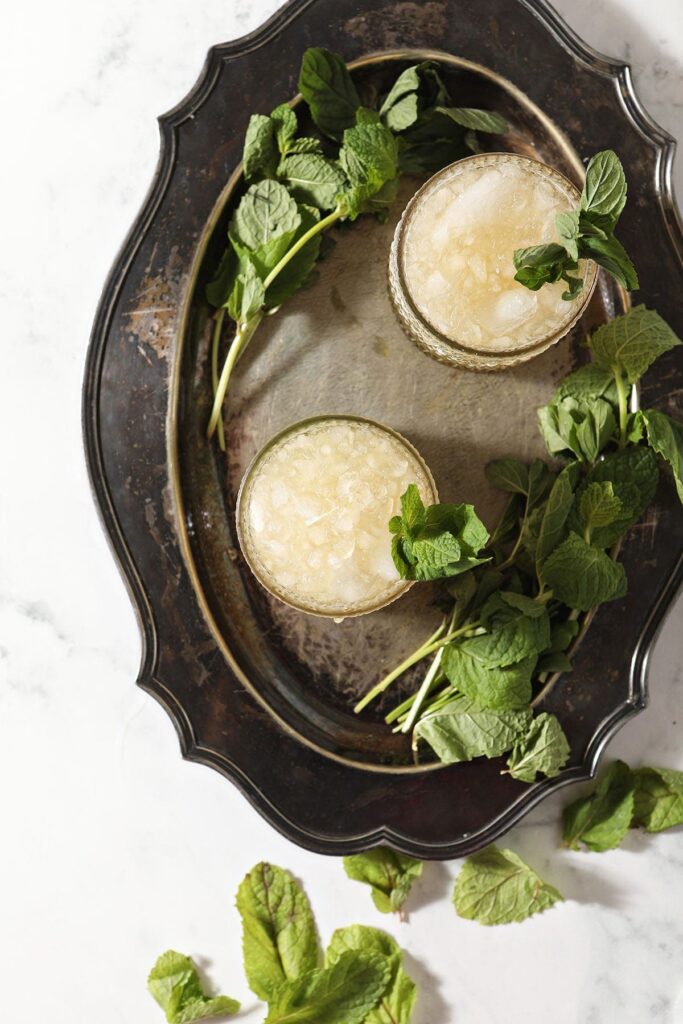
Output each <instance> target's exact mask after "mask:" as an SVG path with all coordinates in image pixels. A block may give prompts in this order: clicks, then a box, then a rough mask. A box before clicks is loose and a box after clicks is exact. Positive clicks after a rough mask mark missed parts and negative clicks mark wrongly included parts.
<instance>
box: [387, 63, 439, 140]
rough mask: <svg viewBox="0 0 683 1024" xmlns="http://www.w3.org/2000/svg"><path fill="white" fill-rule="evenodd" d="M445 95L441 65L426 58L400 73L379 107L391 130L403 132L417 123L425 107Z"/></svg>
mask: <svg viewBox="0 0 683 1024" xmlns="http://www.w3.org/2000/svg"><path fill="white" fill-rule="evenodd" d="M446 99H447V94H446V89H445V86H444V84H443V82H442V81H441V78H440V76H439V71H438V65H437V64H435V63H434V61H431V60H427V61H423V62H422V63H421V64H415V65H413V67H410V68H406V70H405V71H403V72H402V73H401V74H400V75H399V76H398V78H397V79H396V81H395V82H394V84H393V86H392V88H391V89H390V91H389V93H388V94H387V96H386V98H385V100H384V102H383V103H382V106H381V107H380V108H379V116H380V118H381V119H382V121H383V122H384V124H385V125H386V126H387V128H390V129H391V130H392V132H402V131H404V130H405V129H406V128H410V127H411V125H413V124H415V122H416V121H417V119H418V117H419V115H420V114H421V113H422V111H423V110H424V109H425V108H426V107H430V106H432V105H433V104H434V103H435V102H438V101H445V100H446Z"/></svg>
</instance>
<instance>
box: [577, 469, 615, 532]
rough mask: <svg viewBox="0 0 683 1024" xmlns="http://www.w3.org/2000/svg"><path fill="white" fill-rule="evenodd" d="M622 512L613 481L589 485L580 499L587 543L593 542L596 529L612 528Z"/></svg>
mask: <svg viewBox="0 0 683 1024" xmlns="http://www.w3.org/2000/svg"><path fill="white" fill-rule="evenodd" d="M620 512H621V501H620V499H619V498H618V497H617V496H616V494H615V493H614V485H613V484H612V482H611V480H605V481H603V482H602V483H598V482H597V481H594V482H593V483H589V484H587V485H586V487H585V489H584V490H583V492H582V494H581V497H580V499H579V515H580V517H581V522H582V524H583V528H584V531H585V532H586V534H587V537H586V540H587V542H588V543H590V542H591V536H592V534H593V531H594V530H595V528H596V527H600V526H610V525H611V524H612V523H613V522H614V521H615V520H616V519H618V518H619V514H620Z"/></svg>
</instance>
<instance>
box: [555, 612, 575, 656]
mask: <svg viewBox="0 0 683 1024" xmlns="http://www.w3.org/2000/svg"><path fill="white" fill-rule="evenodd" d="M578 635H579V623H578V622H577V620H576V619H565V621H564V622H556V623H554V624H553V626H552V627H551V630H550V648H549V650H550V653H552V654H557V653H560V652H562V651H566V650H567V648H568V647H569V646H570V644H571V643H572V641H573V640H575V639H576V637H577V636H578Z"/></svg>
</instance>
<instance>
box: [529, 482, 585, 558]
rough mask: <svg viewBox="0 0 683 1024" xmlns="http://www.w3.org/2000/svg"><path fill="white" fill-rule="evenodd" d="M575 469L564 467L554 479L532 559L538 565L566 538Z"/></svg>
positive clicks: (572, 497)
mask: <svg viewBox="0 0 683 1024" xmlns="http://www.w3.org/2000/svg"><path fill="white" fill-rule="evenodd" d="M577 477H578V473H577V467H576V465H575V464H573V465H569V466H566V467H565V468H564V469H563V470H562V472H561V473H559V474H558V476H557V478H556V479H555V481H554V483H553V485H552V487H551V489H550V494H549V495H548V500H547V502H546V504H545V506H544V509H543V515H542V517H540V522H539V525H538V534H537V536H536V542H535V545H534V552H533V554H534V558H535V560H536V562H537V563H538V565H539V566H540V563H541V562H543V561H544V559H546V558H547V557H548V555H550V554H551V553H552V552H553V551H554V550H555V548H556V547H557V546H558V545H559V544H560V542H561V541H562V540H563V539H564V537H565V536H566V533H567V530H566V523H567V518H568V516H569V513H570V511H571V508H572V505H573V503H574V487H575V486H576V483H577Z"/></svg>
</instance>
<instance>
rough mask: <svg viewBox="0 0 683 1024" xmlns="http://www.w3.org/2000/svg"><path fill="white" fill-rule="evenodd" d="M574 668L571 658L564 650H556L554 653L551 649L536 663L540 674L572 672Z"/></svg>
mask: <svg viewBox="0 0 683 1024" xmlns="http://www.w3.org/2000/svg"><path fill="white" fill-rule="evenodd" d="M572 668H573V665H572V662H571V658H568V657H567V655H566V654H563V653H562V651H556V652H555V653H553V652H552V651H549V652H548V654H544V655H543V656H542V657H541V658H539V659H538V664H537V665H536V671H537V672H538V674H539V675H542V674H543V673H544V672H571V670H572Z"/></svg>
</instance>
